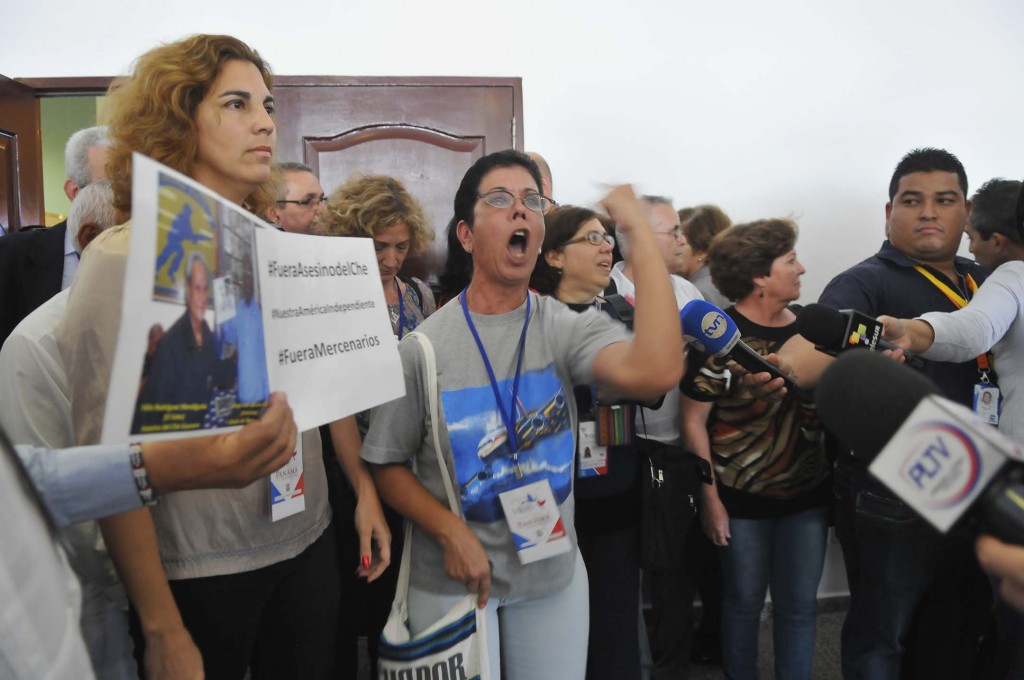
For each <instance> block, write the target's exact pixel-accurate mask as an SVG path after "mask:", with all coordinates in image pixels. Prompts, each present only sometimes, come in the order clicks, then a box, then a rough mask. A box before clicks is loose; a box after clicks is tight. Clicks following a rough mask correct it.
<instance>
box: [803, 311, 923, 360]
mask: <svg viewBox="0 0 1024 680" xmlns="http://www.w3.org/2000/svg"><path fill="white" fill-rule="evenodd" d="M796 331H797V333H799V334H800V335H802V336H804V337H805V338H807V339H808V340H810V341H811V342H813V343H814V348H815V349H817V350H818V351H821V352H824V353H825V354H831V355H832V356H837V355H838V354H839V353H841V352H845V351H846V350H848V349H854V348H857V347H863V348H865V349H870V350H873V351H878V352H880V351H882V350H887V349H900V348H899V347H897V346H896V345H894V344H892V343H891V342H889V341H888V340H883V339H882V322H881V321H879V320H878V319H872V318H871V317H870V316H868V315H867V314H863V313H861V312H858V311H857V310H855V309H833V308H832V307H829V306H827V305H819V304H810V305H807V306H806V307H804V308H803V309H802V310H801V311H800V313H799V314H798V315H797V317H796ZM903 356H904V357H905V358H906V361H907V363H908V364H910V365H911V366H915V367H918V368H920V367H921V366H922V365H923V364H922V363H921V360H920V359H918V358H917V357H916V356H914V355H913V354H911V353H910V352H908V351H907V350H903Z"/></svg>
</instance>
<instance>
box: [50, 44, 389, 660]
mask: <svg viewBox="0 0 1024 680" xmlns="http://www.w3.org/2000/svg"><path fill="white" fill-rule="evenodd" d="M272 82H273V81H272V77H271V74H270V69H269V67H268V66H267V64H266V62H265V61H264V60H263V59H262V58H261V57H260V56H259V54H258V53H256V52H255V51H254V50H253V49H252V48H250V47H249V46H248V45H246V44H245V43H243V42H241V41H239V40H238V39H236V38H232V37H230V36H217V35H196V36H192V37H189V38H186V39H184V40H180V41H178V42H174V43H170V44H167V45H163V46H161V47H158V48H156V49H154V50H152V51H150V52H147V53H146V54H144V55H143V56H142V57H140V58H139V60H138V61H137V62H136V64H135V67H134V71H133V73H132V74H131V75H130V76H128V77H126V78H122V79H120V80H118V81H117V82H116V83H115V84H114V86H113V87H112V89H111V97H110V106H111V108H112V109H113V114H112V117H111V120H110V136H111V138H112V140H113V146H112V147H111V149H110V155H109V164H108V176H109V177H110V180H111V183H112V185H113V188H114V195H115V199H114V202H115V206H116V207H117V208H118V210H120V211H121V212H122V213H123V214H125V215H127V214H128V213H129V211H130V208H131V181H132V167H131V166H132V162H131V153H132V152H133V151H137V152H140V153H143V154H145V155H147V156H149V157H151V158H153V159H155V160H157V161H160V162H161V163H164V164H166V165H169V166H170V167H172V168H174V169H176V170H178V171H180V172H183V173H185V174H187V175H188V176H190V177H192V178H193V179H195V180H197V181H199V182H201V183H202V184H203V185H205V186H206V187H208V188H210V189H212V190H214V191H216V192H217V193H219V194H221V195H222V196H224V197H225V198H227V199H228V200H231V201H234V202H236V203H238V204H239V205H244V206H245V207H248V208H249V209H251V210H254V211H258V210H260V208H261V207H263V205H264V203H265V201H266V200H267V199H271V200H272V199H273V198H274V194H273V192H272V191H270V190H271V189H272V187H273V183H272V181H271V163H272V161H273V157H274V151H275V148H276V142H277V137H276V134H277V131H276V124H275V120H274V99H273V96H272V94H271V91H270V87H271V85H272ZM131 233H132V227H131V225H130V224H125V225H123V226H121V227H115V228H113V229H110V230H108V231H107V232H105V233H104V234H103V235H102V236H101V237H99V238H97V239H96V240H95V241H94V242H93V243H92V244H91V245H90V247H89V248H88V249H87V250H86V252H85V253H84V255H83V257H82V263H81V267H80V269H79V271H78V278H77V279H76V282H75V291H74V295H72V297H71V299H70V301H69V304H68V309H67V313H66V315H65V316H64V318H63V319H62V321H61V325H60V326H59V327H58V329H57V336H58V346H59V348H60V351H61V355H62V357H63V359H64V363H65V365H66V366H67V367H68V379H69V386H70V388H71V392H72V418H73V420H74V425H75V431H76V439H77V440H78V441H79V442H80V443H82V444H85V443H96V442H97V440H98V438H99V433H100V427H101V424H102V422H103V415H104V413H103V411H104V404H105V397H106V393H107V387H108V382H109V376H110V372H111V370H110V369H111V364H112V361H113V355H114V351H115V347H116V340H117V334H118V331H119V326H120V316H121V310H120V305H119V304H118V301H119V300H121V299H122V296H123V292H124V287H125V279H124V276H125V266H126V260H127V252H128V247H129V242H130V238H131ZM198 342H199V341H197V340H192V344H191V347H192V348H193V349H195V348H196V346H197V343H198ZM301 444H302V446H301V449H300V450H301V455H302V460H303V469H304V473H303V476H304V483H305V498H306V507H305V509H304V510H303V511H302V512H300V513H298V514H296V515H294V516H292V517H289V518H287V519H285V520H282V521H278V522H273V521H271V517H270V511H269V505H270V501H269V490H268V485H267V483H266V482H262V481H261V482H259V483H255V484H251V485H249V486H247V487H244V488H241V489H227V490H222V489H209V490H202V491H183V492H177V493H170V494H167V495H165V496H163V497H162V498H161V499H160V502H159V503H158V504H157V505H154V506H152V507H151V508H143V509H141V510H138V511H135V512H132V513H126V514H124V515H118V516H115V517H111V518H108V519H106V520H104V521H103V526H102V528H103V533H104V536H105V538H106V539H107V545H108V547H109V550H110V554H111V557H112V558H113V560H114V562H115V565H116V567H117V569H118V572H119V574H120V576H121V578H122V581H123V582H124V584H125V586H126V588H127V590H128V594H129V599H130V600H131V602H132V606H133V610H132V619H133V620H132V627H133V637H134V638H135V643H136V656H137V658H138V660H139V661H140V663H142V664H144V667H145V675H146V676H147V677H149V678H154V677H161V678H162V677H200V676H201V675H202V674H203V673H204V672H205V675H206V676H207V677H212V678H237V679H238V680H241V679H242V678H243V677H245V676H246V673H247V672H251V675H252V677H253V678H264V677H303V678H327V677H332V675H333V670H334V668H333V667H334V649H333V645H334V631H335V630H336V627H337V620H338V606H339V588H338V578H337V573H338V564H337V556H336V551H335V541H334V532H332V531H326V529H327V528H328V525H329V524H330V522H331V510H330V507H329V505H328V502H327V489H326V479H325V473H324V466H323V463H322V461H321V446H320V437H319V435H318V433H317V431H316V430H312V431H309V432H305V433H303V435H302V440H301ZM370 486H371V487H372V484H371V485H370ZM360 500H361V501H362V499H360ZM374 502H375V503H376V505H377V513H378V516H380V515H379V513H380V509H379V503H377V502H376V497H375V496H374ZM379 523H380V525H383V517H382V516H380V522H379ZM378 567H379V569H383V566H380V565H374V567H373V570H377V569H378ZM378 573H379V572H378Z"/></svg>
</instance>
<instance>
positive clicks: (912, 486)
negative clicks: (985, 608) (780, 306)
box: [815, 352, 1024, 545]
mask: <svg viewBox="0 0 1024 680" xmlns="http://www.w3.org/2000/svg"><path fill="white" fill-rule="evenodd" d="M815 401H816V402H817V404H818V413H819V414H820V415H821V420H822V422H824V423H825V426H826V427H827V428H828V429H829V430H830V431H831V432H832V433H833V434H835V435H836V436H837V437H838V438H839V439H840V440H841V441H842V442H843V443H844V444H846V445H847V446H849V447H851V448H852V449H853V457H854V459H855V460H856V461H858V462H859V463H861V464H862V465H863V466H865V467H867V468H868V469H869V470H870V471H871V474H872V475H874V476H875V477H877V478H878V479H879V480H880V481H881V482H882V483H883V484H885V485H886V486H887V487H889V489H891V490H892V492H893V493H894V494H896V496H898V497H899V498H900V499H901V500H902V501H903V502H904V503H906V504H907V505H909V506H910V507H911V508H912V509H913V510H914V511H916V512H917V513H918V514H919V515H921V517H923V518H924V519H926V520H928V522H929V523H930V524H932V526H934V527H935V528H936V529H938V530H939V531H941V532H943V533H945V532H946V531H948V530H949V528H950V527H952V526H953V525H954V524H955V523H956V522H957V521H958V520H960V518H961V517H964V516H965V515H966V516H967V518H968V519H967V520H966V521H968V522H971V523H974V524H980V527H979V528H980V530H981V531H985V532H987V533H992V534H994V535H995V536H997V537H998V538H1000V539H1002V540H1003V541H1008V542H1010V543H1015V544H1017V545H1024V465H1020V464H1019V463H1020V462H1021V461H1024V449H1021V447H1020V446H1018V445H1017V444H1015V443H1013V442H1012V441H1010V440H1009V439H1007V438H1006V437H1005V436H1004V435H1002V434H1000V433H999V431H998V430H996V429H995V428H993V427H992V426H991V425H988V424H986V423H985V422H984V421H982V420H981V419H980V418H978V417H977V416H976V415H975V414H974V413H973V412H971V410H970V409H967V408H965V407H963V406H961V405H960V404H957V403H956V402H953V401H950V400H949V399H946V398H944V397H940V396H938V388H937V387H935V385H934V384H933V383H932V382H931V381H930V380H928V379H927V378H925V377H924V376H923V375H921V374H920V373H918V372H917V371H913V370H911V369H909V368H907V367H906V366H901V365H900V364H899V363H898V362H896V361H893V360H892V359H889V358H886V357H883V356H881V355H879V354H874V353H872V352H851V353H849V354H844V355H843V356H841V357H839V358H838V359H837V360H836V361H835V362H833V363H832V365H831V366H829V367H828V368H827V369H825V372H824V373H823V374H822V376H821V379H820V381H819V382H818V387H817V389H816V390H815ZM1012 461H1016V462H1012Z"/></svg>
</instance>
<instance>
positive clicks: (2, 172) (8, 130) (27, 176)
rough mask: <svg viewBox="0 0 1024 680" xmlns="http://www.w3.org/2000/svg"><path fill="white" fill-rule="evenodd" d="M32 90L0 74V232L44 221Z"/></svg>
mask: <svg viewBox="0 0 1024 680" xmlns="http://www.w3.org/2000/svg"><path fill="white" fill-rule="evenodd" d="M39 126H40V123H39V100H38V99H37V98H36V95H35V91H34V90H33V88H31V87H29V86H28V85H24V84H22V83H19V82H17V81H15V80H11V79H10V78H7V77H4V76H0V234H3V233H7V232H15V231H19V230H20V229H21V228H22V227H23V226H27V225H31V224H42V223H43V151H42V142H41V139H42V135H41V133H40V127H39Z"/></svg>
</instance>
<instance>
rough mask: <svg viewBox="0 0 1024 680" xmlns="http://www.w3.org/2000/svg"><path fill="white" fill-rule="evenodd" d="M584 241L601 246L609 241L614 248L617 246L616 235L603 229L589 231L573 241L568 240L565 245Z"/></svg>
mask: <svg viewBox="0 0 1024 680" xmlns="http://www.w3.org/2000/svg"><path fill="white" fill-rule="evenodd" d="M584 241H586V242H587V243H589V244H590V245H593V246H599V245H601V244H603V243H607V244H608V245H610V246H611V247H612V248H614V247H615V237H614V236H612V235H611V234H607V233H605V232H603V231H588V232H587V233H586V234H584V235H583V236H577V237H576V238H574V239H572V240H571V241H566V242H565V245H571V244H573V243H582V242H584Z"/></svg>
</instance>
